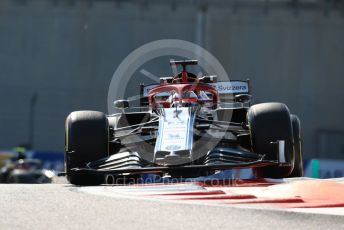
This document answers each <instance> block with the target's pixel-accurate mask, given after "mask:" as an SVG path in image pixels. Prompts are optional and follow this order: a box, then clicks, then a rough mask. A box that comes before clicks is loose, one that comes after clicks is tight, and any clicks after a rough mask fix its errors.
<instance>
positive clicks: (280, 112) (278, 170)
mask: <svg viewBox="0 0 344 230" xmlns="http://www.w3.org/2000/svg"><path fill="white" fill-rule="evenodd" d="M247 120H248V124H249V129H250V137H251V148H252V150H253V152H255V153H258V154H264V155H265V158H264V159H266V160H278V151H277V147H276V145H274V144H271V142H276V141H279V140H284V141H285V150H284V151H285V160H286V162H288V163H291V166H290V167H285V166H283V167H277V166H265V167H260V168H254V170H253V173H254V174H255V176H257V177H263V178H284V177H288V176H289V175H290V174H291V172H292V170H293V167H294V165H293V163H294V145H293V130H292V124H291V118H290V113H289V110H288V108H287V106H286V105H284V104H282V103H262V104H257V105H253V106H252V107H250V109H249V111H248V113H247Z"/></svg>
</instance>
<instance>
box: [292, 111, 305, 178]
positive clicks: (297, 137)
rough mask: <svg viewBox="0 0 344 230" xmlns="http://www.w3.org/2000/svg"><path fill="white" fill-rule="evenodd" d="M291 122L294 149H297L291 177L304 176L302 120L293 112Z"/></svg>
mask: <svg viewBox="0 0 344 230" xmlns="http://www.w3.org/2000/svg"><path fill="white" fill-rule="evenodd" d="M290 118H291V124H292V127H293V137H294V150H295V161H294V169H293V171H292V172H291V174H290V175H289V177H302V176H303V160H302V159H303V157H302V154H303V153H302V138H301V122H300V119H299V118H298V117H297V116H296V115H294V114H292V115H291V116H290Z"/></svg>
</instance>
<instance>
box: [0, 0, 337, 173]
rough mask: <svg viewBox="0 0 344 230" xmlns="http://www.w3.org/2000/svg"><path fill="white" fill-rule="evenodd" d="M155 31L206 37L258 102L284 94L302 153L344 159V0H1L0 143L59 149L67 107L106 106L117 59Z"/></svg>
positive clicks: (203, 41) (199, 40) (159, 35)
mask: <svg viewBox="0 0 344 230" xmlns="http://www.w3.org/2000/svg"><path fill="white" fill-rule="evenodd" d="M158 39H182V40H186V41H190V42H194V43H196V44H199V45H201V46H202V47H204V48H205V49H207V50H208V51H210V52H211V53H212V54H213V55H214V56H215V57H216V58H217V59H218V60H219V61H220V62H221V64H222V65H223V66H224V68H225V69H226V71H227V73H228V74H229V76H230V78H231V79H243V80H244V79H247V78H250V79H251V81H252V92H253V97H254V102H255V103H259V102H268V101H281V102H284V103H286V104H287V105H288V106H289V108H290V110H291V112H292V113H295V114H297V115H298V116H299V117H300V119H301V122H302V127H303V130H302V132H303V141H304V157H305V158H306V159H329V160H331V159H332V160H340V159H343V158H344V122H343V116H344V91H343V85H344V1H343V0H193V1H192V0H164V1H161V0H127V1H126V0H1V1H0V79H1V81H0V149H2V150H4V151H6V150H11V149H12V148H13V147H14V146H18V145H20V146H26V147H27V149H31V150H32V151H34V152H39V153H42V152H44V153H46V154H45V155H44V156H47V155H48V156H49V154H52V153H56V152H57V153H62V152H63V147H64V119H65V117H66V116H67V115H68V114H69V113H70V112H72V111H74V110H84V109H89V110H99V111H104V112H106V111H107V91H108V87H109V84H110V81H111V78H112V75H113V73H114V71H115V70H116V68H117V67H118V65H119V64H120V63H121V61H122V60H123V59H124V58H125V57H126V56H127V55H128V54H129V53H130V52H132V51H133V50H134V49H136V48H138V47H140V46H141V45H143V44H145V43H147V42H151V41H155V40H158ZM150 66H153V67H151V68H150V69H149V70H150V71H151V72H153V73H164V74H167V75H168V74H171V70H170V67H169V65H168V63H166V64H160V62H159V65H155V66H154V65H150ZM119 84H120V83H119ZM137 84H139V82H137ZM137 90H138V88H137ZM135 94H137V93H135ZM51 156H52V155H51ZM48 158H49V157H48ZM54 159H55V158H54ZM337 162H340V161H337ZM341 164H342V166H343V163H341ZM339 170H341V169H339ZM339 173H342V174H343V176H344V169H343V171H340V172H339ZM342 174H338V175H342Z"/></svg>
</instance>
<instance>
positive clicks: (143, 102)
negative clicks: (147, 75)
mask: <svg viewBox="0 0 344 230" xmlns="http://www.w3.org/2000/svg"><path fill="white" fill-rule="evenodd" d="M207 84H209V85H212V86H213V87H215V88H216V89H217V91H218V92H219V95H220V101H221V102H233V100H234V97H235V96H236V95H239V94H247V95H250V94H251V87H250V80H249V79H247V80H246V81H242V80H232V81H220V82H214V83H207ZM157 86H160V84H151V85H144V84H140V106H142V107H144V106H148V95H149V91H150V90H152V89H153V88H155V87H157Z"/></svg>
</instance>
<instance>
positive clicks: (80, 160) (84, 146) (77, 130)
mask: <svg viewBox="0 0 344 230" xmlns="http://www.w3.org/2000/svg"><path fill="white" fill-rule="evenodd" d="M65 142H66V143H65V167H66V172H67V179H68V181H69V182H70V183H71V184H75V185H99V184H102V183H104V177H103V176H98V175H75V174H71V173H70V172H71V169H72V168H76V167H85V166H86V164H87V163H88V162H90V161H94V160H98V159H100V158H104V157H106V156H108V153H109V124H108V120H107V117H106V116H105V114H104V113H101V112H97V111H76V112H72V113H71V114H70V115H69V116H68V117H67V119H66V133H65Z"/></svg>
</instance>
